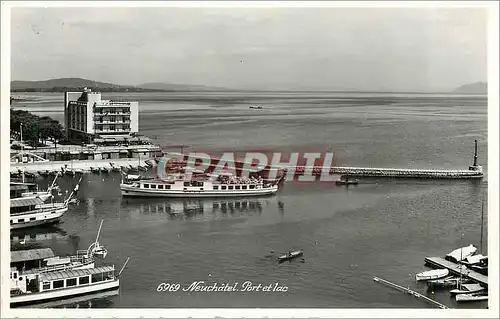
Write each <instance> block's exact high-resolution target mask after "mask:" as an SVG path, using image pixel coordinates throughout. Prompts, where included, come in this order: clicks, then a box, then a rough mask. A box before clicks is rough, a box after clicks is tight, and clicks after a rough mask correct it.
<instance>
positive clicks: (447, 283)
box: [427, 277, 471, 289]
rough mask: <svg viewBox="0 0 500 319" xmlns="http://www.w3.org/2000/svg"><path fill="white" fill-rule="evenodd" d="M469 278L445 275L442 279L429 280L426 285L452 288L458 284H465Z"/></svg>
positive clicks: (432, 287) (468, 281)
mask: <svg viewBox="0 0 500 319" xmlns="http://www.w3.org/2000/svg"><path fill="white" fill-rule="evenodd" d="M470 282H471V280H469V279H466V278H462V279H460V278H457V277H446V278H443V279H436V280H429V281H428V282H427V287H429V288H431V289H435V288H454V287H457V286H458V285H459V284H466V283H470Z"/></svg>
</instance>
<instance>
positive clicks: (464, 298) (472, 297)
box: [455, 292, 488, 302]
mask: <svg viewBox="0 0 500 319" xmlns="http://www.w3.org/2000/svg"><path fill="white" fill-rule="evenodd" d="M455 300H456V301H457V302H470V301H486V300H488V293H487V292H479V293H471V294H462V295H456V296H455Z"/></svg>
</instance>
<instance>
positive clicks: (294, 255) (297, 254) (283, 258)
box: [278, 249, 304, 263]
mask: <svg viewBox="0 0 500 319" xmlns="http://www.w3.org/2000/svg"><path fill="white" fill-rule="evenodd" d="M303 254H304V250H302V249H301V250H297V251H292V252H289V253H288V254H284V255H281V256H279V257H278V260H279V262H280V263H281V262H284V261H287V260H292V259H294V258H297V257H300V256H302V255H303Z"/></svg>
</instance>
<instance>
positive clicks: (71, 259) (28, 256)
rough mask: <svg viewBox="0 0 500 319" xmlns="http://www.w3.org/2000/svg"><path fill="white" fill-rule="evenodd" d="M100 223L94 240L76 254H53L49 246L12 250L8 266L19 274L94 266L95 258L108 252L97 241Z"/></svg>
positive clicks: (104, 255) (101, 256)
mask: <svg viewBox="0 0 500 319" xmlns="http://www.w3.org/2000/svg"><path fill="white" fill-rule="evenodd" d="M102 223H103V221H101V225H100V226H99V231H98V233H97V237H96V240H95V241H94V242H93V243H91V244H90V245H89V247H88V248H87V249H86V250H78V251H77V252H76V255H71V256H55V255H54V252H53V251H52V249H50V248H42V249H27V250H14V251H12V252H11V261H10V266H11V267H13V268H16V269H17V270H18V271H19V272H20V274H19V275H28V274H34V273H44V272H51V271H62V270H67V269H85V268H94V265H95V258H96V257H97V258H99V259H104V258H106V255H107V253H108V251H107V249H106V248H105V247H104V246H101V245H100V243H99V235H100V233H101V228H102Z"/></svg>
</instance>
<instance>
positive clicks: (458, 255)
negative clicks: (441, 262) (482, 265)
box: [445, 244, 477, 263]
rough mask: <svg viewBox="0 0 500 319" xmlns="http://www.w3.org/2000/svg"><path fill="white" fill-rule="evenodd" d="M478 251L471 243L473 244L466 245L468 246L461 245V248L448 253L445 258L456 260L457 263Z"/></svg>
mask: <svg viewBox="0 0 500 319" xmlns="http://www.w3.org/2000/svg"><path fill="white" fill-rule="evenodd" d="M476 251H477V248H476V247H474V245H472V244H471V245H469V246H466V247H461V248H458V249H455V250H454V251H452V252H451V253H449V254H448V255H446V257H445V259H446V260H449V261H452V262H455V263H458V262H461V261H463V260H464V259H467V258H468V257H470V256H472V255H474V254H475V253H476Z"/></svg>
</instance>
